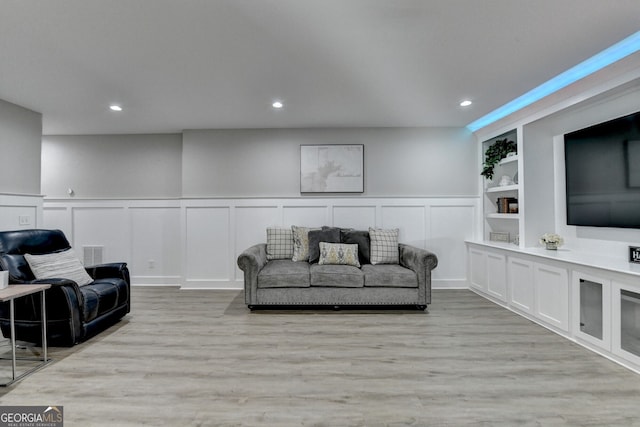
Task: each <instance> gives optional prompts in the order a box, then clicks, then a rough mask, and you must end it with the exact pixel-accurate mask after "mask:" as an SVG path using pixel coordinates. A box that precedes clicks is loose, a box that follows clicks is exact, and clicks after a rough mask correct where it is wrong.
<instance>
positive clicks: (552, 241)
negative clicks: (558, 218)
mask: <svg viewBox="0 0 640 427" xmlns="http://www.w3.org/2000/svg"><path fill="white" fill-rule="evenodd" d="M540 243H542V244H543V245H545V247H546V248H547V249H550V250H555V249H558V247H560V246H562V244H563V243H564V239H563V238H562V236H560V235H558V234H555V233H545V234H543V235H542V237H540Z"/></svg>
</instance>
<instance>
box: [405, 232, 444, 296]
mask: <svg viewBox="0 0 640 427" xmlns="http://www.w3.org/2000/svg"><path fill="white" fill-rule="evenodd" d="M398 250H399V252H400V265H402V266H403V267H406V268H409V269H411V270H413V271H415V273H416V274H417V275H418V289H419V292H420V295H421V298H422V297H424V301H425V304H431V270H433V269H434V268H436V267H437V266H438V257H436V255H435V254H434V253H433V252H429V251H428V250H426V249H421V248H416V247H415V246H410V245H406V244H404V243H400V244H398Z"/></svg>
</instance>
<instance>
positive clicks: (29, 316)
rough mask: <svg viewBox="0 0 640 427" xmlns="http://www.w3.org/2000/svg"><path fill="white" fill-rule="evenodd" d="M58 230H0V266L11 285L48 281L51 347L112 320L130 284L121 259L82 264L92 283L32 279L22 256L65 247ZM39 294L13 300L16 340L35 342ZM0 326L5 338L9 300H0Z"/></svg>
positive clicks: (126, 301) (121, 310)
mask: <svg viewBox="0 0 640 427" xmlns="http://www.w3.org/2000/svg"><path fill="white" fill-rule="evenodd" d="M70 247H71V245H70V244H69V242H68V240H67V238H66V237H65V235H64V233H63V232H62V231H60V230H40V229H38V230H16V231H1V232H0V269H2V270H5V271H8V272H9V283H10V284H28V283H50V284H51V285H52V286H51V288H50V289H49V290H47V291H46V293H45V295H46V304H47V306H46V309H47V336H48V337H47V340H48V343H49V344H50V345H57V346H72V345H74V344H77V343H79V342H81V341H84V340H86V339H87V338H90V337H91V336H93V335H95V334H97V333H98V332H100V331H102V330H104V329H106V328H107V327H109V326H111V325H112V324H114V323H116V322H117V321H118V320H119V319H121V318H122V317H123V316H124V315H126V314H127V313H129V311H130V310H131V292H130V291H131V285H130V279H129V270H128V268H127V264H126V263H111V264H102V265H97V266H92V267H86V270H87V272H88V273H89V275H90V276H91V277H92V278H93V279H94V281H93V282H92V283H90V284H88V285H85V286H78V285H77V284H76V283H75V282H74V281H72V280H69V279H43V280H36V279H35V277H34V275H33V273H32V272H31V269H30V268H29V264H28V263H27V260H26V259H25V257H24V254H33V255H42V254H49V253H53V252H60V251H63V250H66V249H69V248H70ZM40 313H41V309H40V295H39V294H35V295H29V296H26V297H23V298H18V299H16V300H15V326H16V329H15V331H16V339H18V340H21V341H27V342H33V343H40V341H42V332H41V325H40ZM0 328H1V329H2V334H3V335H4V336H5V337H8V336H10V332H9V331H10V329H9V303H4V304H0Z"/></svg>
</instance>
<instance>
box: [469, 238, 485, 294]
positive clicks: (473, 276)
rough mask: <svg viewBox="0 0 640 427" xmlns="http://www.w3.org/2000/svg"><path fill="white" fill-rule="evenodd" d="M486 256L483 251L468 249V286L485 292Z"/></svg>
mask: <svg viewBox="0 0 640 427" xmlns="http://www.w3.org/2000/svg"><path fill="white" fill-rule="evenodd" d="M486 259H487V255H486V252H485V251H481V250H478V249H473V248H471V249H469V285H470V286H471V287H472V288H475V289H478V290H480V291H484V292H486V291H487V262H486Z"/></svg>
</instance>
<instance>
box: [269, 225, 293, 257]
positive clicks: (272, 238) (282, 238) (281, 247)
mask: <svg viewBox="0 0 640 427" xmlns="http://www.w3.org/2000/svg"><path fill="white" fill-rule="evenodd" d="M291 258H293V231H291V229H290V228H279V227H269V228H267V259H268V260H272V259H291Z"/></svg>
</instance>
